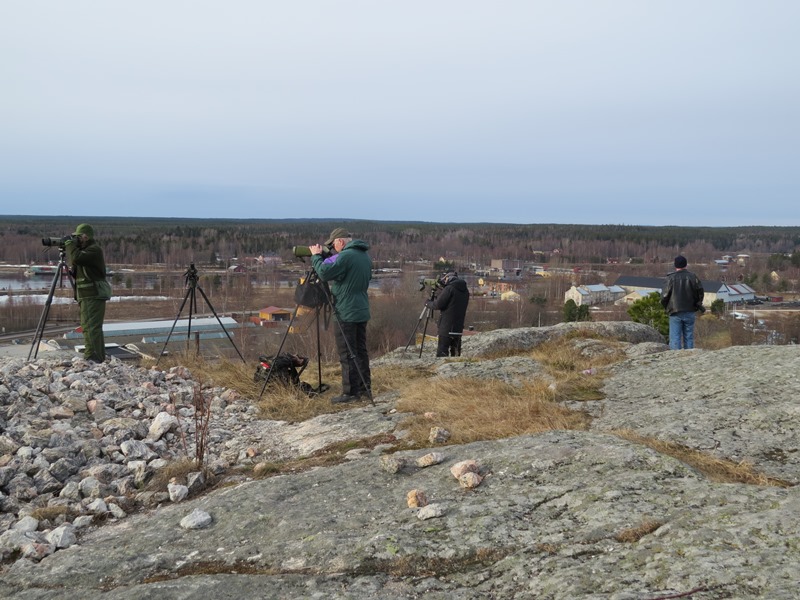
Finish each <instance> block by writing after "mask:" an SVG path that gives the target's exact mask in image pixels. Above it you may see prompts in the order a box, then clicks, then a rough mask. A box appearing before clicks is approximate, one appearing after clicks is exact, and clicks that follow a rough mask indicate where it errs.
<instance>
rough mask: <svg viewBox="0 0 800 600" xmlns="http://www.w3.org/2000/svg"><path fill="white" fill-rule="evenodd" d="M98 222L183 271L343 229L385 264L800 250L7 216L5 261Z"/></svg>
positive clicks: (660, 237) (34, 258)
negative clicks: (192, 264)
mask: <svg viewBox="0 0 800 600" xmlns="http://www.w3.org/2000/svg"><path fill="white" fill-rule="evenodd" d="M83 222H87V223H91V224H92V225H93V226H94V228H95V232H96V236H97V238H98V240H99V241H100V242H101V243H102V245H103V249H104V252H105V254H106V260H107V262H108V263H109V264H131V265H148V264H164V265H166V266H168V267H180V266H185V265H187V264H188V263H190V262H196V263H198V264H210V263H212V262H218V261H223V262H224V261H229V260H231V259H234V258H235V259H244V258H247V257H256V256H259V255H277V256H281V257H282V258H284V259H287V260H288V259H289V258H290V257H291V253H292V247H293V246H300V245H309V244H313V243H316V242H323V241H324V240H325V238H327V236H328V233H329V232H330V231H331V230H332V229H334V228H335V227H340V226H344V227H347V228H348V229H349V230H351V231H352V233H353V234H354V235H355V236H356V237H359V238H362V239H364V240H366V241H367V242H368V243H369V244H370V246H371V250H370V254H371V255H372V257H373V260H374V261H375V262H376V264H378V265H382V264H392V263H396V262H398V261H399V262H400V263H401V264H402V263H403V262H405V261H416V260H426V261H427V260H436V259H437V258H439V257H444V258H445V259H448V260H450V259H454V260H456V261H463V262H465V263H466V262H469V263H476V264H478V265H486V264H488V263H489V262H490V261H491V260H492V259H502V258H508V259H514V260H524V261H537V262H542V263H554V262H564V263H571V264H576V263H586V264H598V263H599V264H602V263H606V262H607V261H608V259H615V260H619V261H620V262H624V261H627V260H629V259H634V260H636V261H637V262H639V261H641V262H645V263H660V262H667V261H670V260H671V259H672V257H674V256H675V254H677V253H683V254H686V255H687V256H690V257H691V260H694V261H699V260H711V259H713V258H715V257H719V256H721V255H723V254H739V253H746V254H761V255H763V254H788V253H792V252H794V251H795V250H796V249H797V247H798V245H800V227H763V226H752V227H689V226H687V227H675V226H670V227H649V226H634V225H557V224H527V225H517V224H495V223H428V222H394V221H359V220H335V221H333V220H318V219H290V220H283V219H276V220H273V219H241V220H239V219H196V218H185V219H183V218H172V219H165V218H138V217H136V218H135V217H39V216H0V242H2V244H0V261H2V262H5V263H12V264H31V263H40V262H44V261H47V260H56V259H57V258H58V251H57V250H56V249H47V248H45V247H44V246H43V245H42V242H41V239H42V238H45V237H61V236H63V235H66V234H69V233H71V232H72V231H74V228H75V226H76V225H78V224H79V223H83Z"/></svg>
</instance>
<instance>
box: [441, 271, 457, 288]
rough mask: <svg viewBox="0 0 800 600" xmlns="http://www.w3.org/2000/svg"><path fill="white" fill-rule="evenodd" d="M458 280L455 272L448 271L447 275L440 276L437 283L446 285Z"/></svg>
mask: <svg viewBox="0 0 800 600" xmlns="http://www.w3.org/2000/svg"><path fill="white" fill-rule="evenodd" d="M456 279H458V273H456V272H455V271H450V272H448V273H443V274H442V276H441V277H440V278H439V281H440V282H441V284H442V285H447V284H448V283H452V282H453V281H455V280H456Z"/></svg>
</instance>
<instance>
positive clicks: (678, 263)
mask: <svg viewBox="0 0 800 600" xmlns="http://www.w3.org/2000/svg"><path fill="white" fill-rule="evenodd" d="M687 264H689V263H687V262H686V257H684V256H676V257H675V268H676V269H685V268H686V265H687Z"/></svg>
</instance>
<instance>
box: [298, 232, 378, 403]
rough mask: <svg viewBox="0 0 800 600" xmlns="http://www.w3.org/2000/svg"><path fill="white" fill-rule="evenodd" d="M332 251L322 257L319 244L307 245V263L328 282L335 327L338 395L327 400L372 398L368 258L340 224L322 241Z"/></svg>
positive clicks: (363, 246) (361, 244) (362, 246)
mask: <svg viewBox="0 0 800 600" xmlns="http://www.w3.org/2000/svg"><path fill="white" fill-rule="evenodd" d="M325 246H327V247H328V248H332V250H333V252H334V254H333V255H332V256H330V257H328V258H324V257H323V256H322V246H321V245H320V244H315V245H313V246H310V249H311V255H312V256H311V264H312V265H313V267H314V270H315V271H316V273H317V275H318V276H319V278H320V279H321V280H322V281H329V282H331V293H332V294H333V298H334V308H335V314H336V317H337V320H338V326H337V327H335V328H334V336H335V337H336V350H337V351H338V353H339V363H340V364H341V365H342V395H341V396H336V397H335V398H332V399H331V402H333V403H334V404H338V403H342V402H353V401H355V400H358V399H360V398H361V396H367V397H369V398H370V399H371V398H372V379H371V375H370V370H369V354H368V353H367V322H368V321H369V317H370V314H369V298H368V297H367V288H368V287H369V281H370V279H371V278H372V259H370V257H369V254H367V250H369V246H368V245H367V243H366V242H364V241H363V240H354V239H353V236H352V234H350V233H349V232H348V231H347V230H346V229H343V228H341V227H339V228H337V229H334V230H333V231H332V232H331V235H330V237H329V238H328V240H327V241H326V242H325Z"/></svg>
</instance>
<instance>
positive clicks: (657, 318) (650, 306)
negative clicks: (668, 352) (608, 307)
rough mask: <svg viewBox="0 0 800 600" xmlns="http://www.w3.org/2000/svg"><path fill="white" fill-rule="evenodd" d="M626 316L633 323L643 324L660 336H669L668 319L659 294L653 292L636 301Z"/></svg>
mask: <svg viewBox="0 0 800 600" xmlns="http://www.w3.org/2000/svg"><path fill="white" fill-rule="evenodd" d="M628 315H629V316H630V318H631V321H633V322H634V323H644V324H645V325H650V327H652V328H654V329H655V330H657V331H658V332H659V333H660V334H661V335H663V336H664V337H667V336H668V335H669V317H668V316H667V313H666V312H665V311H664V307H663V306H661V294H659V293H658V292H653V293H651V294H648V295H647V296H645V297H644V298H642V299H641V300H637V301H636V302H634V303H633V304H631V305H630V307H629V308H628Z"/></svg>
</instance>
